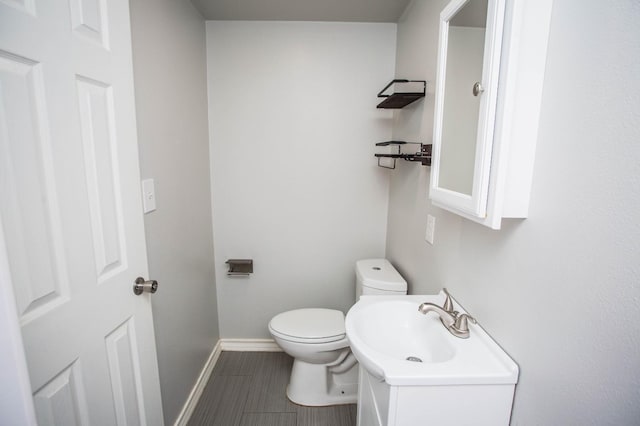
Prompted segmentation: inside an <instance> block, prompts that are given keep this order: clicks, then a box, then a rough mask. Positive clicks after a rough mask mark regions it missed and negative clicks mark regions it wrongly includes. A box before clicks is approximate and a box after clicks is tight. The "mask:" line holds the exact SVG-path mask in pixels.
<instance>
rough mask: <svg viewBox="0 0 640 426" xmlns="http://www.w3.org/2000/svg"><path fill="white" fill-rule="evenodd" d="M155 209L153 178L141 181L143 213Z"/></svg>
mask: <svg viewBox="0 0 640 426" xmlns="http://www.w3.org/2000/svg"><path fill="white" fill-rule="evenodd" d="M155 209H156V191H155V188H154V185H153V179H145V180H143V181H142V210H143V212H144V213H149V212H152V211H154V210H155Z"/></svg>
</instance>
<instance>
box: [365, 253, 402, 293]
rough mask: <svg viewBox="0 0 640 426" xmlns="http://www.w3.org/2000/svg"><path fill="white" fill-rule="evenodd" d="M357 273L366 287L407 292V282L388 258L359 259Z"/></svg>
mask: <svg viewBox="0 0 640 426" xmlns="http://www.w3.org/2000/svg"><path fill="white" fill-rule="evenodd" d="M356 275H357V276H358V280H360V281H361V282H362V285H363V286H365V287H371V288H375V289H378V290H387V291H397V292H405V293H406V291H407V282H406V281H405V279H404V278H402V275H400V273H399V272H398V271H397V270H396V268H394V267H393V265H392V264H391V262H389V261H388V260H387V259H363V260H358V261H357V262H356Z"/></svg>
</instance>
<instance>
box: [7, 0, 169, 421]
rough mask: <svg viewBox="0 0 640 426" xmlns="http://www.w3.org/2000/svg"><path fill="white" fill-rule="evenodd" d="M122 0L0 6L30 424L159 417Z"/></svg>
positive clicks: (28, 0)
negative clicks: (141, 281)
mask: <svg viewBox="0 0 640 426" xmlns="http://www.w3.org/2000/svg"><path fill="white" fill-rule="evenodd" d="M130 38H131V34H130V25H129V4H128V1H127V0H0V225H1V226H2V230H1V231H2V232H0V244H4V245H5V248H6V252H7V253H8V265H9V266H8V268H9V276H10V281H11V287H12V288H13V293H14V295H15V303H16V307H17V312H18V317H19V318H18V319H19V323H20V326H21V329H22V337H23V341H24V346H25V352H26V358H27V366H28V369H29V375H30V381H31V389H32V391H33V402H34V406H35V412H36V417H37V420H38V423H39V424H40V425H65V426H70V425H129V426H131V425H154V426H155V425H161V424H162V423H163V420H162V419H163V416H162V407H161V401H160V388H159V380H158V368H157V359H156V353H155V344H154V334H153V323H152V318H151V303H150V299H149V298H150V297H151V296H150V295H149V294H148V293H145V294H142V295H140V296H136V295H134V293H133V284H134V281H135V279H136V277H138V276H145V277H146V274H147V260H146V251H145V242H144V229H143V221H142V207H141V197H140V190H139V182H140V176H139V167H138V152H137V141H136V122H135V108H134V98H133V73H132V62H131V39H130Z"/></svg>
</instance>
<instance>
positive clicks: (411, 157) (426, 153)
mask: <svg viewBox="0 0 640 426" xmlns="http://www.w3.org/2000/svg"><path fill="white" fill-rule="evenodd" d="M407 144H412V145H420V151H419V152H416V153H411V154H404V153H401V152H400V146H401V145H407ZM389 145H397V146H398V152H397V153H395V154H374V155H375V156H376V158H377V159H378V166H379V167H384V168H385V169H395V168H396V159H403V160H405V161H415V162H420V163H422V165H423V166H431V144H421V143H419V142H404V141H388V142H378V143H377V144H376V146H389ZM381 158H393V167H389V166H383V165H382V164H380V159H381Z"/></svg>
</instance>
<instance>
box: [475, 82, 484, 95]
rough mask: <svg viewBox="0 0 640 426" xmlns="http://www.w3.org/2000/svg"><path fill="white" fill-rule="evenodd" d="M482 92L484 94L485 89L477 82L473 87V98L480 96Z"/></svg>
mask: <svg viewBox="0 0 640 426" xmlns="http://www.w3.org/2000/svg"><path fill="white" fill-rule="evenodd" d="M482 92H484V87H482V84H480V82H479V81H476V84H474V85H473V96H478V95H479V94H480V93H482Z"/></svg>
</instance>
